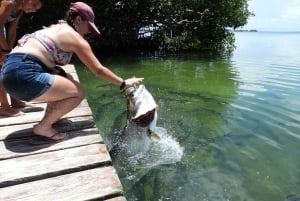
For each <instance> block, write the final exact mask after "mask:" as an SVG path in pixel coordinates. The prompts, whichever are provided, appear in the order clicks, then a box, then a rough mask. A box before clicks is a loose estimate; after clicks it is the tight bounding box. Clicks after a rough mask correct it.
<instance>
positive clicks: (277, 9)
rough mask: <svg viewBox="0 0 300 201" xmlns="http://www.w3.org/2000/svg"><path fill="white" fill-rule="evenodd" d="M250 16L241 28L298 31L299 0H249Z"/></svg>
mask: <svg viewBox="0 0 300 201" xmlns="http://www.w3.org/2000/svg"><path fill="white" fill-rule="evenodd" d="M248 3H249V10H250V11H252V12H253V13H254V14H255V16H254V17H250V18H249V20H248V23H247V25H246V26H244V27H243V29H257V30H258V31H300V0H249V1H248Z"/></svg>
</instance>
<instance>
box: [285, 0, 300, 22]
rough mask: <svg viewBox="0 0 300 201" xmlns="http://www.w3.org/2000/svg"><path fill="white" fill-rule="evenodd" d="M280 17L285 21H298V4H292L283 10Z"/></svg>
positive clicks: (299, 6)
mask: <svg viewBox="0 0 300 201" xmlns="http://www.w3.org/2000/svg"><path fill="white" fill-rule="evenodd" d="M281 17H282V18H283V19H286V20H295V21H296V20H300V2H295V1H294V2H293V3H292V4H291V5H289V6H288V7H286V8H284V9H283V11H282V14H281Z"/></svg>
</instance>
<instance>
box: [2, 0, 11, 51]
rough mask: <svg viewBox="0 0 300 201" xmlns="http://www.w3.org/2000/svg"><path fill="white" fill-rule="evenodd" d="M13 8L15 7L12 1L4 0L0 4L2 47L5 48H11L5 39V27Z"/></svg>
mask: <svg viewBox="0 0 300 201" xmlns="http://www.w3.org/2000/svg"><path fill="white" fill-rule="evenodd" d="M13 9H14V3H12V2H11V1H2V2H1V4H0V48H1V49H3V50H9V49H10V47H9V45H8V43H7V41H6V39H5V36H4V33H3V29H4V26H5V23H6V21H7V18H8V16H9V15H10V13H11V12H12V10H13Z"/></svg>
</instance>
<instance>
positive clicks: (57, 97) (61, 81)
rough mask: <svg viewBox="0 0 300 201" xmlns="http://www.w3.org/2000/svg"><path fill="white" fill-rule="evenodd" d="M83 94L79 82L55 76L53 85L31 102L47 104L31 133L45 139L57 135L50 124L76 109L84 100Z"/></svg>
mask: <svg viewBox="0 0 300 201" xmlns="http://www.w3.org/2000/svg"><path fill="white" fill-rule="evenodd" d="M85 94H86V92H85V89H84V88H83V86H82V85H81V84H80V83H79V82H77V81H75V80H73V79H71V78H70V79H66V78H64V77H61V76H59V75H55V79H54V82H53V85H52V86H51V87H50V88H49V89H48V90H47V91H46V92H45V93H44V94H43V95H41V96H40V97H38V98H36V99H34V100H33V101H43V102H47V103H48V104H47V108H46V111H45V114H44V117H43V119H42V120H41V121H40V123H39V124H38V126H35V127H34V129H33V132H34V133H35V134H37V135H42V136H45V137H51V136H52V135H53V134H55V133H57V131H55V130H54V129H53V128H52V124H53V123H55V122H56V121H58V120H59V119H60V118H61V117H62V116H64V115H65V114H67V113H68V112H70V111H72V110H73V109H74V108H75V107H77V106H78V105H79V104H80V103H81V101H82V100H83V99H84V98H85ZM61 138H63V137H62V136H59V135H56V136H55V139H54V140H56V139H61Z"/></svg>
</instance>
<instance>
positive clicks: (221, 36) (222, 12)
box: [20, 0, 253, 52]
mask: <svg viewBox="0 0 300 201" xmlns="http://www.w3.org/2000/svg"><path fill="white" fill-rule="evenodd" d="M70 2H73V1H70V0H52V1H45V3H44V6H43V8H42V9H41V10H40V11H38V12H37V13H35V14H30V15H32V16H33V17H26V18H25V17H24V18H23V21H22V26H20V27H22V28H20V33H22V34H23V33H24V32H25V31H26V32H28V31H29V30H36V29H38V28H40V27H42V26H43V25H46V26H47V25H49V24H51V23H55V22H56V21H57V20H58V19H61V18H63V16H64V14H65V12H66V8H67V7H68V5H69V4H70ZM84 2H86V3H88V4H89V5H91V6H92V7H93V9H94V12H95V15H96V19H95V21H96V24H97V25H98V26H99V28H100V30H101V32H102V35H101V37H96V38H93V37H92V39H93V45H94V46H95V47H97V48H98V49H99V50H102V51H120V52H128V51H130V50H134V51H136V50H143V51H149V50H158V49H159V50H164V51H172V52H182V51H200V50H201V51H203V50H209V51H224V50H225V51H226V50H228V49H232V48H233V44H234V37H233V34H232V31H231V30H233V29H236V28H238V27H241V26H244V25H245V24H246V23H247V19H248V18H249V16H251V15H253V14H252V13H251V12H250V11H249V10H248V0H101V1H92V0H90V1H88V0H87V1H84ZM23 25H24V26H23ZM23 27H24V28H23ZM25 27H26V28H25Z"/></svg>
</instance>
